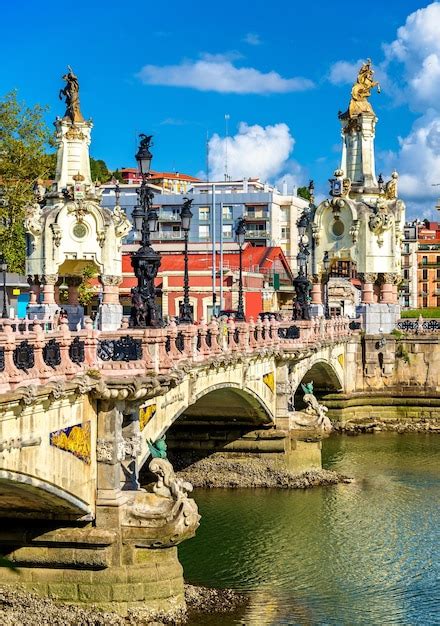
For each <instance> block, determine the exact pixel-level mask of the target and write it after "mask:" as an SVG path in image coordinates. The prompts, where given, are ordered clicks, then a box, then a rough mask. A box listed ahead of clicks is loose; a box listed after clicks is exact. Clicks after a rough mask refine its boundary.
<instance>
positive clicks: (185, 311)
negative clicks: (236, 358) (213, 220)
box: [179, 198, 194, 324]
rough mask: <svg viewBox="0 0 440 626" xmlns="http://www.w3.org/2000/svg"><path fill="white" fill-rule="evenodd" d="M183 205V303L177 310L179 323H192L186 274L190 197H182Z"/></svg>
mask: <svg viewBox="0 0 440 626" xmlns="http://www.w3.org/2000/svg"><path fill="white" fill-rule="evenodd" d="M183 200H184V202H183V205H182V209H181V211H180V220H181V224H182V230H183V234H184V236H185V256H184V264H185V265H184V268H185V269H184V274H183V304H182V306H181V307H180V311H179V322H180V323H181V324H192V323H193V321H194V319H193V314H192V311H191V305H190V303H189V275H188V235H189V230H190V228H191V219H192V216H193V214H192V212H191V204H192V202H193V201H192V199H191V200H189V199H188V198H184V199H183Z"/></svg>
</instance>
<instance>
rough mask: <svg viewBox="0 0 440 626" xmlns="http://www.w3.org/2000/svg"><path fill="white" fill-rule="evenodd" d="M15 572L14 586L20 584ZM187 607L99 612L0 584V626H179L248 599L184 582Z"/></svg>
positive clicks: (231, 607) (237, 594) (242, 595)
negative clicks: (196, 616)
mask: <svg viewBox="0 0 440 626" xmlns="http://www.w3.org/2000/svg"><path fill="white" fill-rule="evenodd" d="M18 581H19V576H18V575H17V585H18V584H19V582H18ZM185 600H186V603H187V610H186V611H183V610H176V611H172V610H171V611H170V612H169V613H166V614H165V613H158V612H155V611H149V610H148V609H145V610H144V609H138V610H131V611H129V614H128V615H127V616H125V617H122V616H120V615H116V614H115V613H109V612H105V611H100V610H99V609H98V608H97V607H93V606H92V607H90V608H83V607H82V606H79V605H75V604H60V603H58V602H55V601H54V600H52V599H50V598H44V597H40V596H37V595H35V594H31V593H27V592H24V591H21V590H18V589H11V588H9V587H0V624H2V626H46V625H47V626H80V625H81V626H147V625H151V626H153V625H154V626H162V625H164V626H168V625H170V626H178V625H180V624H185V623H187V621H188V620H190V618H191V616H192V615H198V616H200V615H206V614H213V613H217V614H218V613H229V612H232V611H234V610H235V609H236V608H237V607H239V606H243V605H245V604H246V603H247V602H248V598H247V596H245V595H244V594H241V593H237V592H236V591H233V590H232V589H211V588H208V587H195V586H193V585H185Z"/></svg>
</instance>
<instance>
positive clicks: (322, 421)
mask: <svg viewBox="0 0 440 626" xmlns="http://www.w3.org/2000/svg"><path fill="white" fill-rule="evenodd" d="M303 399H304V402H305V403H306V404H307V407H306V409H305V410H304V411H298V412H297V413H294V415H293V417H292V421H293V423H294V425H295V426H294V428H295V427H297V428H299V429H307V430H309V429H312V430H318V431H321V432H325V433H329V432H331V431H332V429H333V426H332V423H331V421H330V420H329V418H328V417H327V415H326V413H327V411H328V408H327V407H326V406H324V405H323V404H319V402H318V400H317V399H316V396H315V395H314V394H313V393H306V394H304V398H303Z"/></svg>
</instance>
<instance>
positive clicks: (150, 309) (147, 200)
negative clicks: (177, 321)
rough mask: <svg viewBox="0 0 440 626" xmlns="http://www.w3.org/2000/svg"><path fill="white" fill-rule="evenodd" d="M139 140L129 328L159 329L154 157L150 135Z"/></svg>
mask: <svg viewBox="0 0 440 626" xmlns="http://www.w3.org/2000/svg"><path fill="white" fill-rule="evenodd" d="M139 136H140V138H141V141H140V144H139V149H138V151H137V153H136V161H137V162H138V165H139V171H140V173H141V177H142V183H141V186H140V187H139V189H138V190H137V194H138V199H139V204H138V205H136V207H135V208H134V210H133V213H132V216H133V222H134V227H135V238H136V240H137V241H139V238H140V244H141V245H140V247H139V249H138V250H136V252H133V253H132V255H131V264H132V266H133V269H134V273H135V276H136V278H137V281H138V284H137V287H134V288H133V289H132V290H131V300H132V306H131V314H130V327H131V328H147V327H150V328H159V327H161V326H162V319H161V316H160V314H159V311H158V309H157V306H156V287H155V285H154V279H155V278H156V276H157V272H158V270H159V266H160V259H161V257H160V254H159V253H158V252H156V251H155V250H153V248H152V247H151V243H150V234H151V233H153V232H156V230H157V224H158V215H157V212H156V210H155V209H154V208H153V206H152V203H153V198H154V194H153V192H152V190H151V189H150V188H149V186H148V183H147V180H148V177H149V171H150V166H151V160H152V158H153V155H152V154H151V151H150V147H151V139H152V136H151V135H144V134H141V135H139Z"/></svg>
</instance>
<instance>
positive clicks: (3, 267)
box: [0, 254, 8, 319]
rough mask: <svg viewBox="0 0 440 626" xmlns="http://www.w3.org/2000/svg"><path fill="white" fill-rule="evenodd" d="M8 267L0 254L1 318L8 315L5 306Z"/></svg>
mask: <svg viewBox="0 0 440 626" xmlns="http://www.w3.org/2000/svg"><path fill="white" fill-rule="evenodd" d="M7 269H8V264H7V263H6V259H5V257H4V256H3V254H2V255H1V256H0V270H1V271H2V272H3V309H2V318H3V319H6V318H7V317H8V309H7V307H6V272H7Z"/></svg>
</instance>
